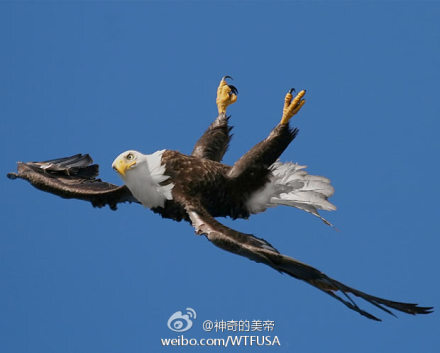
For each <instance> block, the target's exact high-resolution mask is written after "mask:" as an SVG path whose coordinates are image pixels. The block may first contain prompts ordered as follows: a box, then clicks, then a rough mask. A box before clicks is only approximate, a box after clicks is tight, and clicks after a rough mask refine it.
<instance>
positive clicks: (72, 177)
mask: <svg viewBox="0 0 440 353" xmlns="http://www.w3.org/2000/svg"><path fill="white" fill-rule="evenodd" d="M92 163H93V160H92V158H91V157H90V156H89V155H88V154H85V155H83V154H76V155H74V156H71V157H65V158H58V159H51V160H48V161H44V162H27V163H23V162H18V163H17V173H9V174H8V175H7V176H8V178H10V179H16V178H21V179H24V180H27V181H28V182H30V183H31V184H32V185H33V186H35V187H36V188H37V189H40V190H43V191H46V192H50V193H52V194H55V195H58V196H61V197H63V198H66V199H79V200H85V201H90V202H91V203H92V205H93V206H94V207H104V206H105V205H109V207H110V208H111V209H112V210H116V208H117V206H116V205H117V204H118V203H120V202H137V203H139V201H138V200H136V199H135V198H134V196H133V195H132V194H131V192H130V190H129V189H128V188H127V187H126V186H125V185H124V186H117V185H114V184H110V183H107V182H104V181H101V179H97V176H98V174H99V166H98V165H97V164H92Z"/></svg>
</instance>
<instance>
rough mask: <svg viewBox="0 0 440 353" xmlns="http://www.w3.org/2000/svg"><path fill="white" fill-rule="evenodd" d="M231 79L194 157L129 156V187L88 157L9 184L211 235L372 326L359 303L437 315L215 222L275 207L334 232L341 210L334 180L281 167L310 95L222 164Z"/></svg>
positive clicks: (123, 159) (27, 171) (124, 159)
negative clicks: (300, 213) (101, 173)
mask: <svg viewBox="0 0 440 353" xmlns="http://www.w3.org/2000/svg"><path fill="white" fill-rule="evenodd" d="M226 78H228V76H225V77H224V78H223V79H222V80H221V81H220V85H219V86H218V89H217V100H216V102H217V108H218V112H219V114H218V117H217V118H216V119H215V120H214V122H213V123H212V124H211V125H210V126H209V128H208V129H207V130H206V132H205V133H204V134H203V135H202V137H201V138H200V139H199V140H198V141H197V143H196V145H195V147H194V150H193V152H192V154H191V155H185V154H182V153H180V152H177V151H172V150H162V151H157V152H155V153H152V154H142V153H141V152H138V151H134V150H132V151H126V152H123V153H121V154H120V155H119V156H118V157H117V158H116V159H115V160H114V162H113V165H112V166H113V168H114V169H115V170H116V171H117V172H118V174H119V175H120V176H121V178H122V180H123V181H124V184H125V185H123V186H116V185H113V184H110V183H107V182H104V181H102V180H101V179H98V178H97V176H98V165H97V164H93V161H92V159H91V157H90V156H89V155H88V154H86V155H82V154H77V155H74V156H71V157H66V158H59V159H52V160H47V161H44V162H28V163H22V162H18V166H17V173H9V174H8V177H9V178H11V179H15V178H22V179H25V180H27V181H29V182H30V183H31V184H32V185H33V186H35V187H36V188H38V189H40V190H43V191H46V192H50V193H53V194H56V195H58V196H61V197H63V198H75V199H80V200H85V201H90V202H91V203H92V205H93V206H94V207H103V206H106V205H108V206H109V207H110V208H111V209H112V210H116V208H117V205H118V204H119V203H122V202H134V203H140V204H142V205H144V206H145V207H148V208H150V209H151V210H152V211H153V212H156V213H159V214H160V215H162V217H165V218H171V219H173V220H176V221H181V220H184V221H187V222H190V223H191V224H192V226H193V227H194V229H195V232H196V233H197V234H203V235H205V236H206V237H207V238H208V239H209V240H210V241H211V242H212V243H213V244H214V245H216V246H218V247H220V248H222V249H224V250H227V251H230V252H233V253H235V254H238V255H241V256H245V257H247V258H249V259H251V260H254V261H256V262H261V263H264V264H266V265H268V266H270V267H272V268H274V269H275V270H277V271H279V272H282V273H286V274H288V275H290V276H292V277H294V278H297V279H300V280H303V281H305V282H307V283H309V284H310V285H312V286H314V287H316V288H318V289H319V290H321V291H323V292H324V293H327V294H328V295H330V296H332V297H333V298H335V299H337V300H339V301H340V302H342V303H343V304H344V305H346V306H347V307H348V308H350V309H352V310H354V311H356V312H358V313H359V314H361V315H363V316H365V317H367V318H369V319H372V320H377V321H380V319H379V318H377V317H376V316H374V315H372V314H370V313H369V312H367V311H365V310H363V309H361V308H360V307H359V306H358V305H357V304H356V303H355V301H354V300H353V298H352V295H354V296H356V297H360V298H362V299H364V300H366V301H367V302H370V303H371V304H373V305H375V306H377V307H378V308H380V309H382V310H383V311H385V312H387V313H389V314H391V315H394V314H393V313H392V311H391V310H389V308H391V309H396V310H399V311H402V312H405V313H408V314H427V313H430V312H432V310H433V308H432V307H420V306H418V305H417V304H409V303H401V302H396V301H390V300H387V299H383V298H379V297H375V296H372V295H369V294H367V293H364V292H361V291H359V290H357V289H354V288H351V287H349V286H347V285H345V284H343V283H341V282H338V281H337V280H335V279H333V278H331V277H329V276H327V275H326V274H324V273H322V272H321V271H319V270H317V269H316V268H313V267H311V266H309V265H307V264H305V263H302V262H300V261H298V260H295V259H293V258H291V257H288V256H286V255H283V254H281V253H280V252H279V251H278V250H277V249H275V248H274V247H273V246H272V245H271V244H269V243H268V242H267V241H266V240H264V239H261V238H258V237H256V236H254V235H251V234H245V233H241V232H238V231H236V230H233V229H231V228H229V227H226V226H225V225H223V224H221V223H220V222H219V221H217V220H216V219H215V217H227V216H229V217H232V218H234V219H235V218H248V217H249V216H250V215H251V214H255V213H258V212H263V211H264V210H266V209H267V208H269V207H275V206H278V205H286V206H292V207H296V208H299V209H302V210H304V211H307V212H309V213H311V214H312V215H314V216H316V217H319V218H320V219H321V220H322V221H324V222H325V223H327V224H329V225H330V223H329V222H328V221H327V220H325V219H324V218H323V217H322V216H321V215H320V214H319V213H318V210H329V211H331V210H335V206H334V205H333V204H332V203H331V202H330V201H328V198H329V197H330V196H331V195H332V194H333V191H334V190H333V187H332V186H331V184H330V181H329V179H327V178H325V177H321V176H314V175H309V174H308V173H307V172H306V171H305V170H304V168H305V167H304V166H301V165H298V164H295V163H282V162H280V161H279V160H278V158H279V157H280V156H281V154H282V153H283V151H284V150H285V149H286V148H287V146H288V145H289V144H290V143H291V142H292V141H293V139H294V138H295V137H296V135H297V133H298V129H296V128H291V127H290V126H289V121H290V119H291V118H292V116H294V115H295V114H296V113H298V111H299V110H300V109H301V108H302V106H303V105H304V103H305V100H304V98H303V97H304V95H305V93H306V92H305V91H304V90H302V91H300V92H299V93H298V94H297V95H296V96H295V97H293V95H292V93H293V91H294V90H293V89H291V90H290V91H289V92H288V93H287V95H286V97H285V100H284V108H283V114H282V118H281V121H280V122H279V123H278V125H277V126H276V127H275V128H274V129H273V130H272V131H271V132H270V134H269V136H268V137H267V138H266V139H265V140H263V141H261V142H260V143H258V144H257V145H255V146H254V147H253V148H252V149H251V150H249V151H248V152H247V153H246V154H244V155H243V156H242V157H241V158H240V159H239V160H238V161H237V162H236V163H235V164H234V165H233V166H228V165H225V164H222V163H221V160H222V158H223V155H224V154H225V152H226V150H227V148H228V145H229V141H230V139H231V134H230V130H231V127H230V126H229V125H228V120H229V117H228V116H227V115H226V108H227V107H228V106H229V105H230V104H232V103H234V102H235V101H236V100H237V93H238V92H237V89H236V88H235V87H234V86H232V85H231V84H229V83H228V82H227V81H226Z"/></svg>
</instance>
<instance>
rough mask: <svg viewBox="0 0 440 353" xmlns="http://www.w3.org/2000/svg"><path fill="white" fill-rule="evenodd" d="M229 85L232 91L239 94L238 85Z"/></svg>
mask: <svg viewBox="0 0 440 353" xmlns="http://www.w3.org/2000/svg"><path fill="white" fill-rule="evenodd" d="M228 87H229V88H230V89H231V93H233V94H235V95H237V94H238V89H237V87H235V86H233V85H228Z"/></svg>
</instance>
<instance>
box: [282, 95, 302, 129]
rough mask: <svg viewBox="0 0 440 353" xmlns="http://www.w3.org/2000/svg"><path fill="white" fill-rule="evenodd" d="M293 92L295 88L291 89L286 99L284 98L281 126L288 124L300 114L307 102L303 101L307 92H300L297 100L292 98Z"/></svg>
mask: <svg viewBox="0 0 440 353" xmlns="http://www.w3.org/2000/svg"><path fill="white" fill-rule="evenodd" d="M293 91H294V89H293V88H292V89H290V90H289V92H287V94H286V97H285V98H284V108H283V116H282V118H281V121H280V124H287V123H288V122H289V120H290V119H291V118H292V116H294V115H295V114H296V113H298V112H299V110H300V109H301V108H302V106H303V105H304V103H305V102H306V101H305V100H304V99H302V98H303V97H304V95H305V94H306V91H305V90H302V91H301V92H299V93H298V94H297V95H296V97H295V98H293V96H292V92H293Z"/></svg>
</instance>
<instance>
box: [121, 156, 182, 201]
mask: <svg viewBox="0 0 440 353" xmlns="http://www.w3.org/2000/svg"><path fill="white" fill-rule="evenodd" d="M163 152H164V150H162V151H157V152H155V153H153V154H142V153H140V152H138V151H134V150H130V151H125V152H123V153H121V154H120V155H119V156H117V157H116V159H115V160H114V161H113V163H112V167H113V169H115V170H116V171H117V172H118V173H119V175H120V177H121V178H122V180H123V181H124V183H125V185H127V187H128V188H129V189H130V191H131V193H132V194H133V195H134V197H136V199H138V200H139V201H140V202H141V203H142V204H143V205H144V206H146V207H149V208H154V207H163V206H164V204H165V200H172V198H173V197H172V194H171V190H172V188H173V186H174V184H173V183H169V184H167V185H161V183H162V182H163V181H165V180H167V179H169V176H168V175H165V165H163V164H162V154H163Z"/></svg>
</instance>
